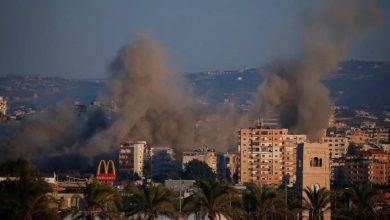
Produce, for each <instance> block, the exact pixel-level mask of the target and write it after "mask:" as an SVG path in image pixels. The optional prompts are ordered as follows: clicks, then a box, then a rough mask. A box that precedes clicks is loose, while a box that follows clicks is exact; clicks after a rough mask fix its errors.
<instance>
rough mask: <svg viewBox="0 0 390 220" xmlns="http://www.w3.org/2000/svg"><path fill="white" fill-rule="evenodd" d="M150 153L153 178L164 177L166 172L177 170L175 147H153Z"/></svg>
mask: <svg viewBox="0 0 390 220" xmlns="http://www.w3.org/2000/svg"><path fill="white" fill-rule="evenodd" d="M150 153H151V154H150V155H151V158H152V166H151V169H152V176H153V178H163V177H164V176H165V175H166V174H169V173H171V172H176V156H175V152H174V150H173V148H171V147H152V148H151V151H150Z"/></svg>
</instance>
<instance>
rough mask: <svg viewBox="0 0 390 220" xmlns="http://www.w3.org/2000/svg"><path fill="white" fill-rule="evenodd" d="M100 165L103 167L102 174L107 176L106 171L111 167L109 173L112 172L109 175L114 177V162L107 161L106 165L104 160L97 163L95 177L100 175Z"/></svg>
mask: <svg viewBox="0 0 390 220" xmlns="http://www.w3.org/2000/svg"><path fill="white" fill-rule="evenodd" d="M102 164H103V167H104V174H109V172H108V171H109V169H110V165H111V171H112V173H111V174H113V175H116V170H115V164H114V161H112V160H109V161H107V163H106V161H105V160H101V161H100V162H99V165H98V167H97V172H96V174H97V175H99V174H100V171H101V168H102Z"/></svg>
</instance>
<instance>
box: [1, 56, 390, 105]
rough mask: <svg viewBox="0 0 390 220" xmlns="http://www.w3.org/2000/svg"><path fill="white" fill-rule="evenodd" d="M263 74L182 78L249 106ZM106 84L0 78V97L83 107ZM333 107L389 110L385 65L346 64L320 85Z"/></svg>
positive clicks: (208, 93)
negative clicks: (323, 86) (363, 107)
mask: <svg viewBox="0 0 390 220" xmlns="http://www.w3.org/2000/svg"><path fill="white" fill-rule="evenodd" d="M265 74H266V70H265V69H261V68H260V69H259V68H257V69H243V70H235V71H209V72H201V73H187V74H185V76H186V78H187V80H188V82H189V84H190V85H191V86H192V87H193V89H194V91H195V94H196V95H197V96H199V97H201V98H203V99H207V100H208V101H209V102H211V103H214V104H216V103H221V102H224V101H234V102H237V103H241V104H243V103H244V104H248V103H251V102H252V101H253V94H254V93H255V92H256V90H257V87H258V86H259V85H260V84H261V82H262V81H263V79H264V77H265ZM106 84H107V82H106V80H76V79H62V78H53V77H36V76H34V77H31V76H23V77H22V76H8V77H0V95H5V96H8V97H9V99H10V104H11V106H13V107H17V106H20V105H28V104H34V105H36V106H37V107H42V106H46V105H52V104H54V103H56V102H58V101H60V100H63V99H67V100H69V101H80V102H81V103H84V104H86V103H88V102H90V101H92V100H94V99H96V98H98V96H99V94H101V93H103V92H104V90H105V89H106ZM324 84H325V85H326V86H327V87H328V88H329V89H330V91H331V96H332V98H333V99H334V100H335V102H336V104H337V105H344V106H358V105H367V106H370V107H374V108H377V109H384V108H387V109H388V108H390V61H387V62H371V61H356V60H352V61H347V62H343V63H341V64H340V66H339V68H338V70H337V72H336V73H333V74H330V75H329V78H327V79H325V80H324Z"/></svg>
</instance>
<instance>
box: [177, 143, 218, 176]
mask: <svg viewBox="0 0 390 220" xmlns="http://www.w3.org/2000/svg"><path fill="white" fill-rule="evenodd" d="M191 160H200V161H203V162H205V163H206V164H207V165H209V167H210V168H211V169H212V170H213V172H214V173H216V172H217V155H216V154H215V150H214V149H211V148H208V147H206V146H203V147H200V148H199V149H197V150H194V151H186V152H183V161H182V167H183V169H184V168H185V166H186V165H187V163H188V162H190V161H191Z"/></svg>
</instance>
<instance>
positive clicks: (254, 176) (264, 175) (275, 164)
mask: <svg viewBox="0 0 390 220" xmlns="http://www.w3.org/2000/svg"><path fill="white" fill-rule="evenodd" d="M287 132H288V130H287V129H269V128H261V127H259V128H243V129H240V130H239V154H240V164H239V175H240V183H241V184H244V183H255V184H258V185H269V186H278V185H280V184H281V183H282V180H283V163H282V162H283V160H282V158H283V153H282V149H283V147H282V145H283V136H285V135H287Z"/></svg>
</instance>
